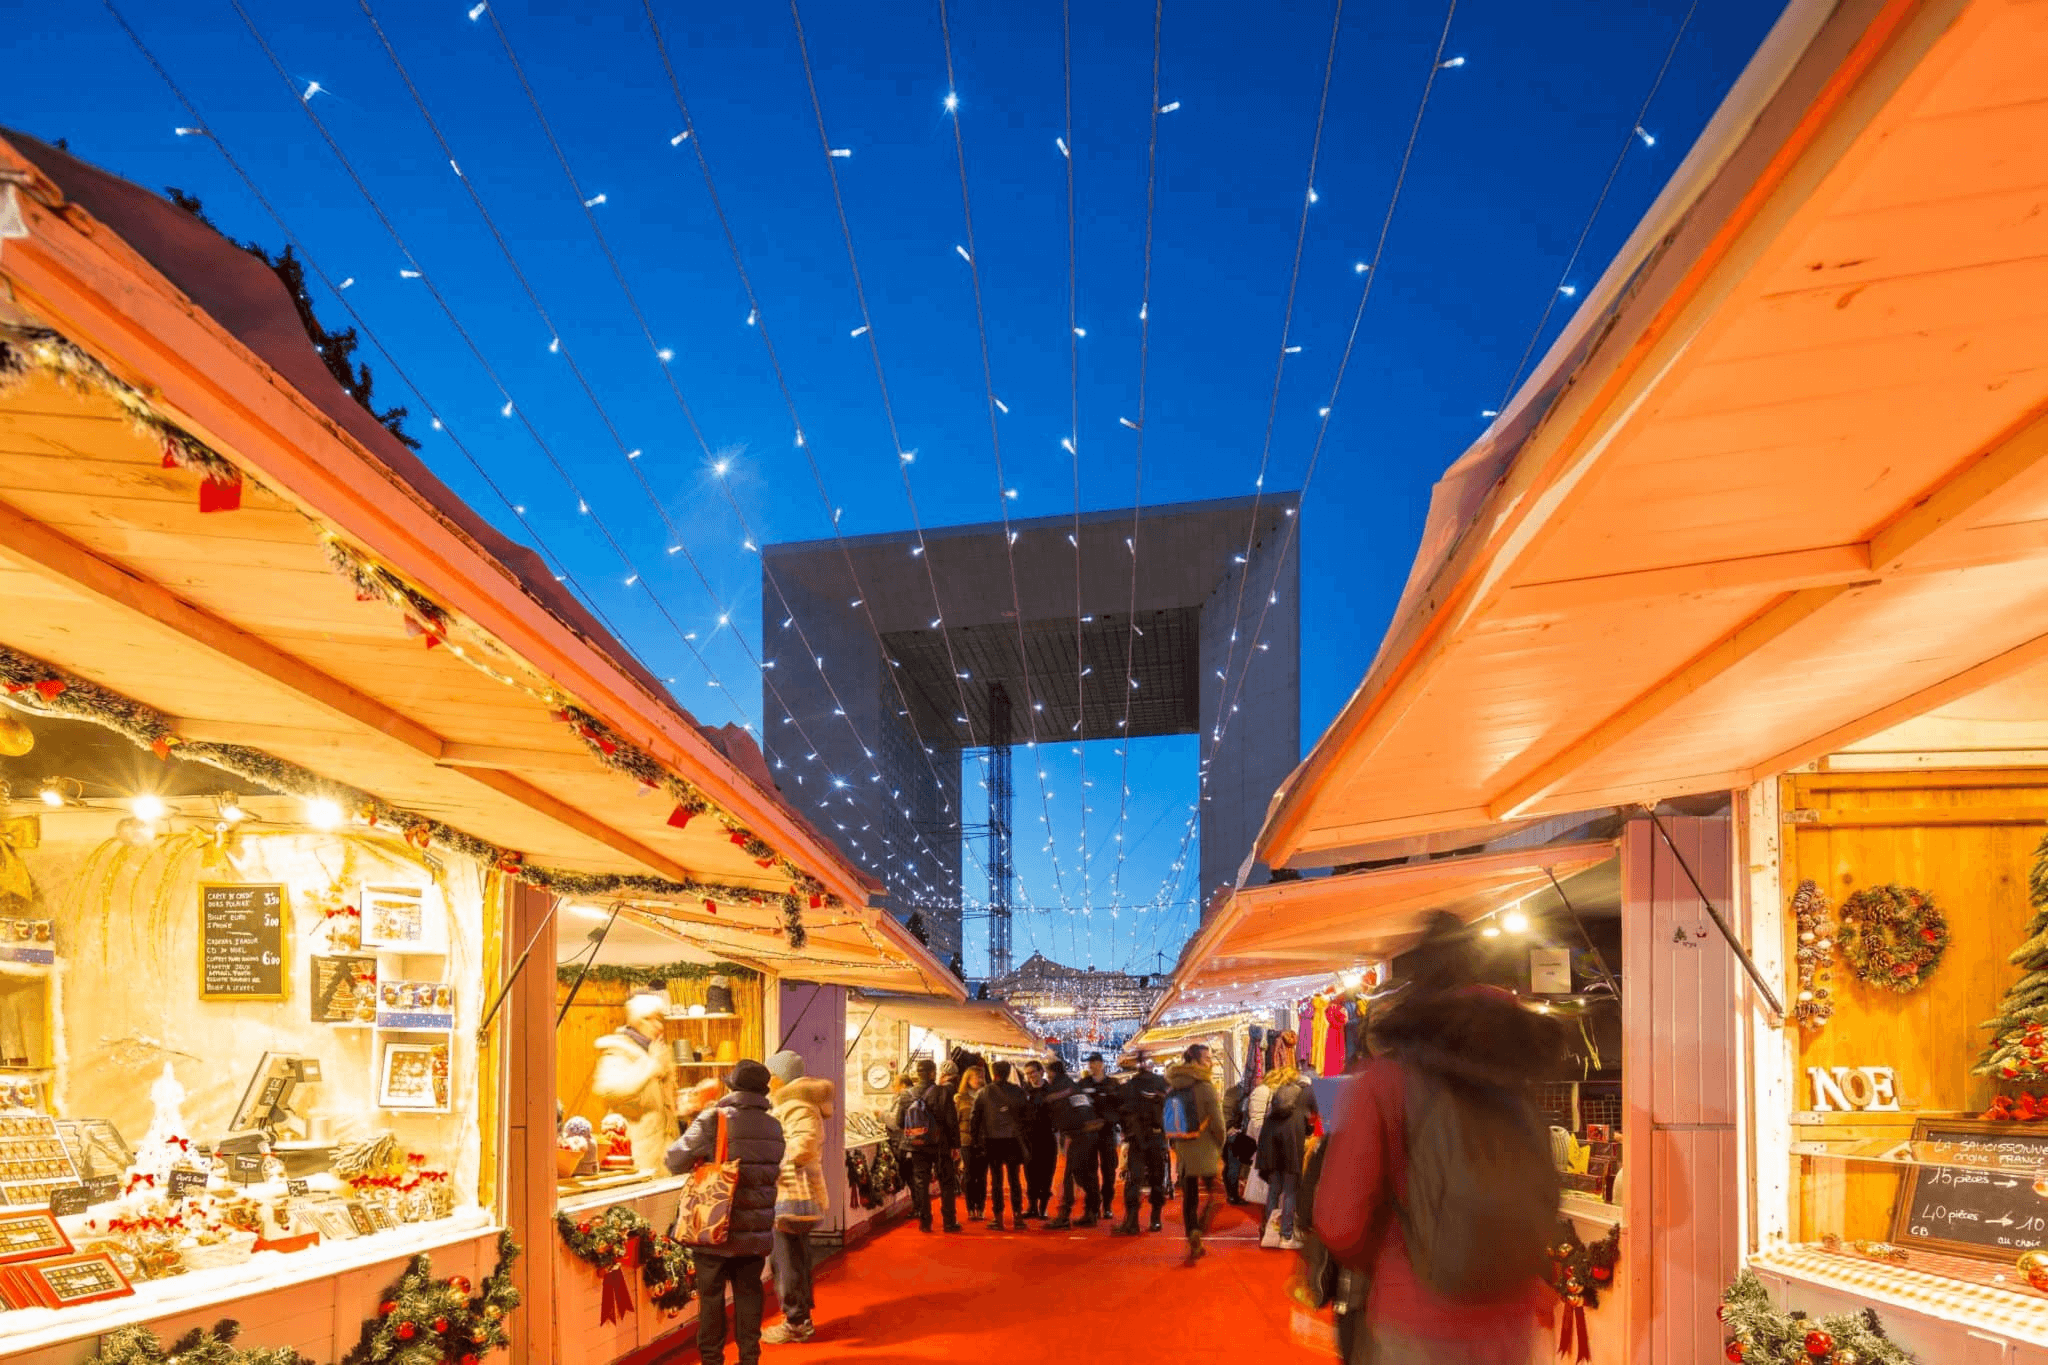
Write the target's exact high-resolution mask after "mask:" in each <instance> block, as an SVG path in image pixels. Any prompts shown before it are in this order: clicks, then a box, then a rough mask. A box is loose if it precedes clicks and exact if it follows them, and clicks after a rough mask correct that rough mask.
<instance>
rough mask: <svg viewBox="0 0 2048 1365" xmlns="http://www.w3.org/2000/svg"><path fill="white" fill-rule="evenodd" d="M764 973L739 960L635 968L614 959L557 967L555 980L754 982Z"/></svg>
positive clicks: (643, 983)
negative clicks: (728, 979) (730, 979)
mask: <svg viewBox="0 0 2048 1365" xmlns="http://www.w3.org/2000/svg"><path fill="white" fill-rule="evenodd" d="M760 975H761V973H759V972H757V971H755V970H754V969H753V968H752V967H742V966H740V964H739V963H737V962H714V963H712V964H711V965H710V966H708V967H707V966H705V965H704V964H703V963H701V962H671V963H668V964H667V965H666V966H661V967H631V966H624V965H620V964H616V963H610V962H600V963H598V964H596V965H595V966H593V967H591V969H590V970H589V971H587V972H586V971H584V970H583V969H582V968H580V967H578V966H577V965H576V964H574V963H570V964H568V965H566V966H559V967H556V968H555V980H557V981H559V982H560V983H561V984H563V985H564V986H568V985H572V984H574V983H575V982H576V980H577V979H578V978H579V977H580V978H581V979H583V980H585V981H606V982H614V983H617V984H619V985H623V986H636V987H642V986H652V985H654V984H655V983H656V982H658V981H703V980H705V979H706V978H708V977H713V976H730V977H733V978H735V979H738V980H745V981H753V980H758V979H759V978H760Z"/></svg>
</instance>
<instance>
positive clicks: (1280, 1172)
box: [1251, 1067, 1316, 1251]
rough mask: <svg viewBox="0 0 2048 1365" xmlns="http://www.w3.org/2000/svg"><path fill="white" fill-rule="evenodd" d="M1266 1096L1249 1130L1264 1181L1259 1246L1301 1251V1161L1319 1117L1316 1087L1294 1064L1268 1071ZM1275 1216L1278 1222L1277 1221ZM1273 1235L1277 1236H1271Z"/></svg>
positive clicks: (1263, 1091) (1263, 1089) (1260, 1092)
mask: <svg viewBox="0 0 2048 1365" xmlns="http://www.w3.org/2000/svg"><path fill="white" fill-rule="evenodd" d="M1257 1095H1264V1096H1265V1103H1264V1105H1263V1106H1262V1107H1261V1109H1260V1111H1259V1112H1258V1115H1257V1117H1256V1119H1255V1120H1253V1123H1252V1127H1251V1132H1252V1133H1253V1135H1254V1136H1255V1137H1256V1138H1257V1140H1258V1157H1257V1166H1258V1172H1259V1178H1260V1179H1261V1180H1263V1181H1264V1182H1265V1185H1266V1214H1265V1221H1264V1222H1263V1223H1261V1224H1260V1228H1261V1231H1260V1236H1259V1245H1260V1246H1263V1247H1278V1248H1280V1249H1281V1250H1283V1251H1299V1250H1300V1249H1301V1241H1300V1239H1299V1238H1297V1237H1296V1236H1295V1235H1294V1231H1295V1228H1294V1215H1295V1205H1296V1202H1297V1200H1298V1199H1299V1197H1300V1193H1301V1173H1302V1163H1303V1160H1304V1158H1305V1157H1306V1156H1307V1149H1308V1137H1309V1132H1310V1128H1311V1123H1312V1120H1313V1119H1314V1118H1315V1117H1316V1092H1315V1090H1314V1089H1313V1088H1312V1087H1311V1086H1310V1085H1309V1083H1308V1079H1307V1077H1305V1076H1303V1075H1302V1074H1301V1073H1300V1072H1299V1071H1296V1070H1295V1069H1294V1068H1293V1067H1284V1068H1282V1069H1281V1070H1279V1071H1275V1072H1272V1073H1270V1074H1269V1075H1268V1076H1267V1078H1266V1081H1265V1084H1263V1085H1261V1086H1260V1087H1259V1089H1258V1091H1257V1092H1255V1099H1254V1103H1256V1102H1257V1101H1256V1096H1257ZM1276 1219H1277V1222H1276ZM1269 1237H1271V1238H1272V1239H1273V1240H1270V1241H1269V1240H1268V1238H1269Z"/></svg>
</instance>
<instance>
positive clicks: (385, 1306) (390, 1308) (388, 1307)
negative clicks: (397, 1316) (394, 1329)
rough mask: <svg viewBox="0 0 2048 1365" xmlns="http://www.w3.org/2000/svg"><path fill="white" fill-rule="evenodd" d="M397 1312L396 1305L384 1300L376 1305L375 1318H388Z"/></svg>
mask: <svg viewBox="0 0 2048 1365" xmlns="http://www.w3.org/2000/svg"><path fill="white" fill-rule="evenodd" d="M397 1311H398V1305H397V1304H395V1303H393V1302H392V1301H391V1300H390V1299H386V1300H384V1302H382V1303H380V1304H378V1305H377V1316H378V1317H380V1318H388V1317H390V1316H391V1315H392V1314H393V1313H396V1312H397Z"/></svg>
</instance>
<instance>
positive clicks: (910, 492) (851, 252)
mask: <svg viewBox="0 0 2048 1365" xmlns="http://www.w3.org/2000/svg"><path fill="white" fill-rule="evenodd" d="M789 14H790V22H791V25H792V27H793V28H794V29H795V32H796V42H797V56H798V59H799V60H800V62H801V63H802V66H803V72H804V84H805V87H806V89H807V91H808V93H809V95H810V100H811V113H812V116H813V118H814V120H815V122H816V124H817V129H818V146H819V150H820V151H821V152H822V153H823V155H824V158H825V173H826V176H827V178H828V181H829V183H830V184H831V187H832V205H833V209H834V211H835V213H836V214H837V217H838V220H839V233H840V238H841V240H842V242H843V243H844V245H845V247H846V264H847V269H848V272H849V273H850V274H851V276H852V280H853V292H854V301H855V303H856V305H857V306H858V308H859V310H860V321H861V326H860V330H859V334H860V335H861V336H863V337H865V338H866V339H867V345H868V353H869V357H870V359H871V361H872V363H873V366H874V371H875V385H876V388H877V390H878V391H879V393H880V395H881V400H882V411H883V416H884V418H885V420H886V421H887V424H888V427H889V440H890V444H891V447H892V449H893V450H894V451H895V452H896V454H897V459H896V469H897V476H898V478H899V479H900V480H901V482H902V485H903V497H904V501H905V503H906V504H907V505H908V506H909V509H910V521H911V528H912V533H913V535H914V536H915V537H916V540H917V555H918V558H919V559H920V560H921V561H922V563H923V566H924V572H925V582H926V585H927V587H928V588H929V589H930V591H931V597H932V611H933V613H934V617H933V619H935V620H936V621H937V622H938V623H939V626H938V628H939V637H940V640H941V642H942V643H943V645H944V647H945V651H946V663H947V668H948V670H949V671H950V672H951V673H952V675H953V679H954V689H955V692H956V694H957V696H956V699H957V701H958V703H959V707H960V710H959V714H961V715H963V716H967V715H971V714H972V713H971V711H970V709H969V707H968V704H967V694H966V689H965V688H964V687H963V686H961V683H962V682H963V679H962V676H961V668H960V663H959V659H958V658H957V656H956V655H955V653H954V650H953V637H952V631H951V629H950V628H949V627H948V626H947V625H946V611H945V604H944V603H943V601H942V600H941V599H940V594H939V583H938V571H937V569H936V568H935V567H934V566H933V564H932V557H931V554H930V552H929V551H930V546H929V544H928V543H927V541H926V538H925V532H924V523H923V518H922V513H921V512H920V510H919V508H918V503H917V494H916V490H915V488H914V487H913V485H912V481H911V477H910V461H909V460H908V459H907V458H905V457H904V454H903V450H904V447H903V438H902V436H901V434H900V432H899V429H898V426H897V421H896V409H895V403H894V400H893V399H892V398H891V396H890V391H889V381H888V375H887V371H886V369H885V367H884V366H883V363H882V350H881V337H880V335H879V332H878V330H877V329H876V327H875V323H874V316H873V314H872V312H871V311H870V310H869V307H868V298H867V286H866V283H865V279H864V277H863V275H862V272H861V268H860V255H859V252H858V250H857V249H856V247H855V244H854V239H853V228H852V224H851V223H850V221H849V220H848V218H847V213H846V199H845V194H844V190H843V187H842V185H841V184H840V179H839V167H838V164H837V158H835V157H834V156H833V155H832V152H833V147H832V140H831V134H830V132H829V130H828V129H827V127H826V124H825V107H824V100H823V98H822V97H821V96H820V94H819V92H818V81H817V76H816V73H815V69H814V68H813V66H812V63H811V53H810V40H809V37H808V35H807V34H806V32H805V30H804V23H803V14H802V11H801V9H800V8H799V6H798V4H797V0H790V6H789ZM991 420H993V417H991ZM1004 531H1005V539H1006V540H1007V538H1008V523H1007V520H1006V521H1005V524H1004ZM1013 575H1014V570H1013ZM1017 647H1018V657H1019V659H1020V660H1021V661H1022V662H1023V666H1024V692H1025V696H1024V710H1025V714H1026V715H1027V716H1029V717H1030V718H1031V743H1030V746H1029V748H1030V750H1031V752H1032V753H1033V754H1034V756H1035V754H1036V751H1037V747H1038V743H1039V734H1038V710H1037V707H1036V706H1035V705H1034V703H1035V701H1036V700H1037V699H1036V697H1035V696H1034V695H1033V693H1032V691H1031V681H1030V661H1029V655H1028V653H1026V651H1025V645H1024V623H1023V618H1022V613H1021V612H1020V613H1019V614H1018V621H1017ZM972 737H973V732H972V729H971V727H970V729H969V739H970V740H971V739H972ZM1034 770H1035V771H1037V772H1039V773H1040V774H1042V773H1043V769H1042V768H1038V767H1036V765H1035V761H1034ZM1037 782H1038V791H1039V803H1040V808H1041V815H1042V820H1041V823H1043V824H1045V825H1046V826H1047V828H1048V830H1050V828H1051V823H1052V804H1051V799H1050V797H1049V796H1048V795H1047V794H1046V786H1045V779H1044V777H1043V776H1042V775H1041V776H1039V777H1038V779H1037ZM963 818H964V813H963ZM963 839H964V830H963ZM1052 869H1053V882H1054V887H1055V894H1056V896H1057V898H1058V899H1059V900H1060V902H1061V903H1062V904H1065V903H1066V899H1067V893H1066V880H1065V876H1064V873H1063V872H1062V869H1061V867H1060V862H1059V854H1058V850H1057V849H1056V848H1055V849H1054V850H1053V851H1052ZM1034 933H1035V931H1034ZM1035 941H1036V940H1035V937H1034V943H1035Z"/></svg>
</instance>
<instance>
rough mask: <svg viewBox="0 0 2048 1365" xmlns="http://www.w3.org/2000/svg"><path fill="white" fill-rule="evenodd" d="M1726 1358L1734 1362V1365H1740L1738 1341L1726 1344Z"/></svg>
mask: <svg viewBox="0 0 2048 1365" xmlns="http://www.w3.org/2000/svg"><path fill="white" fill-rule="evenodd" d="M1728 1358H1729V1359H1730V1360H1732V1361H1734V1362H1735V1365H1742V1343H1741V1342H1739V1341H1731V1342H1729V1343H1728Z"/></svg>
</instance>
